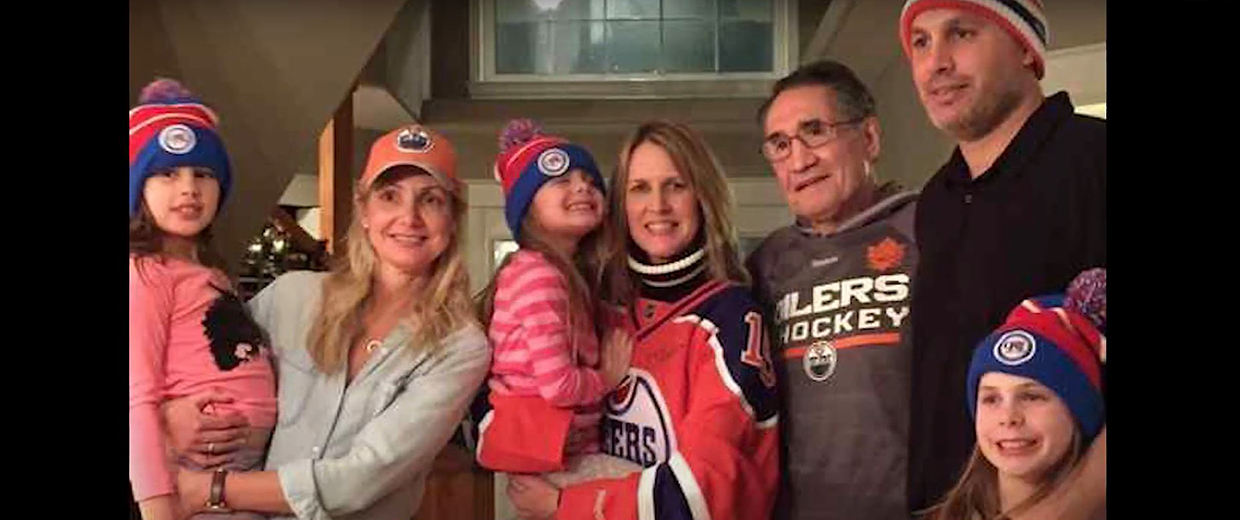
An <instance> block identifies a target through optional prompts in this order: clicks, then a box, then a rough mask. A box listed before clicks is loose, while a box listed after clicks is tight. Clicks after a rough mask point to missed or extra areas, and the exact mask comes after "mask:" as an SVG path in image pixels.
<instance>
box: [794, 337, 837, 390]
mask: <svg viewBox="0 0 1240 520" xmlns="http://www.w3.org/2000/svg"><path fill="white" fill-rule="evenodd" d="M836 359H837V357H836V353H835V347H834V346H832V345H831V342H830V341H816V342H814V344H813V345H810V346H809V348H807V349H805V357H804V358H803V361H802V364H803V365H804V366H805V375H807V376H809V378H810V379H813V380H814V381H818V382H820V383H821V382H823V381H826V380H827V379H829V378H830V377H831V374H834V373H835V362H836Z"/></svg>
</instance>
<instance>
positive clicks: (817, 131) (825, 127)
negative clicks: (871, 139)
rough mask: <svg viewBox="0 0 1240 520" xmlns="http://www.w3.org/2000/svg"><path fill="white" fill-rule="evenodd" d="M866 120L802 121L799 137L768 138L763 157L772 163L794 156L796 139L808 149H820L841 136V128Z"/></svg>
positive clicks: (763, 147) (775, 135)
mask: <svg viewBox="0 0 1240 520" xmlns="http://www.w3.org/2000/svg"><path fill="white" fill-rule="evenodd" d="M864 120H865V116H862V117H858V118H856V119H850V120H848V121H838V122H835V123H829V122H827V121H823V120H821V119H811V120H809V121H802V122H801V124H800V126H798V127H797V135H795V136H792V137H789V136H788V135H786V134H782V133H779V134H774V135H772V136H770V137H767V138H766V140H765V141H763V142H762V155H765V156H766V158H767V159H768V160H770V161H782V160H784V159H787V158H788V156H789V155H792V139H793V138H796V139H799V140H800V141H801V144H803V145H805V147H806V148H818V147H819V146H822V145H824V144H827V143H829V142H831V141H834V140H835V138H836V137H838V136H839V128H840V127H841V126H846V125H851V124H856V123H860V122H861V121H864Z"/></svg>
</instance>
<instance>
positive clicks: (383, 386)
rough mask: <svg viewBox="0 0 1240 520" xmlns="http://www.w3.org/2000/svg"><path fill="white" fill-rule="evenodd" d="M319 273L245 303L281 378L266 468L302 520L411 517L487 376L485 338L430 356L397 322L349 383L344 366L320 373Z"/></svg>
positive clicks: (459, 335)
mask: <svg viewBox="0 0 1240 520" xmlns="http://www.w3.org/2000/svg"><path fill="white" fill-rule="evenodd" d="M325 276H326V273H314V272H294V273H288V274H285V275H284V276H281V277H280V278H278V279H276V280H275V281H274V282H272V283H271V285H269V286H268V287H267V288H265V289H264V290H263V291H262V292H260V293H259V294H258V295H257V296H255V297H254V298H253V299H251V300H250V309H251V311H252V312H253V314H254V318H255V320H256V321H258V323H259V324H260V325H262V326H263V328H264V329H266V330H267V332H268V333H269V334H270V335H271V344H272V349H273V353H274V355H275V360H276V374H277V376H278V378H279V379H278V384H279V386H278V387H277V391H278V394H279V419H278V422H277V425H276V428H275V432H274V433H273V434H272V439H271V448H270V451H268V453H267V464H266V469H268V470H273V471H276V472H278V474H279V477H280V487H281V488H282V489H283V491H284V496H285V499H287V501H288V503H289V505H290V506H291V507H292V509H293V511H294V512H296V515H297V518H299V519H302V520H327V519H337V520H346V519H363V518H364V519H366V520H408V519H409V518H411V517H412V516H413V515H414V513H415V512H416V511H417V508H418V505H419V504H420V503H421V501H422V493H423V491H424V489H425V487H426V476H427V474H429V473H430V470H431V464H432V462H433V461H434V460H435V456H436V455H437V454H438V453H439V451H440V450H441V449H442V448H443V447H444V445H445V444H447V442H448V439H449V438H450V437H451V436H452V433H453V431H454V429H455V427H456V426H457V425H458V424H460V422H461V419H462V417H464V415H465V408H466V406H468V404H469V401H470V399H471V398H472V397H473V396H474V392H475V391H477V389H478V387H479V385H480V384H482V380H483V378H484V377H485V376H486V373H487V368H488V367H489V365H490V360H491V351H490V348H489V347H488V346H487V340H486V336H485V335H483V333H482V331H481V329H479V328H478V327H477V326H474V325H471V326H468V327H465V328H463V329H461V330H458V331H457V332H455V333H453V334H451V335H450V336H448V337H446V338H444V339H443V340H442V341H443V343H444V344H443V345H442V348H440V349H438V350H436V351H435V352H434V353H433V354H428V353H427V350H429V349H427V350H420V351H417V352H414V351H413V350H412V349H410V348H409V347H407V346H406V343H407V342H408V341H409V337H410V331H409V329H408V327H405V326H398V327H396V328H395V329H394V330H393V331H392V332H391V334H389V335H388V337H386V338H384V340H383V344H382V346H380V347H379V349H378V350H377V351H376V352H375V353H374V354H373V355H372V356H371V358H370V359H369V360H367V361H366V364H365V365H364V366H363V367H362V369H361V371H360V372H358V374H357V376H356V377H355V378H354V379H353V381H352V382H351V383H350V384H349V385H348V386H347V387H346V386H345V373H344V371H343V370H342V371H339V372H337V373H335V374H331V375H328V374H323V373H322V372H320V371H319V370H317V369H316V368H315V366H314V363H313V362H312V361H311V359H310V355H309V353H308V352H307V351H306V336H307V334H308V332H309V330H310V326H311V323H312V320H313V319H314V317H315V314H316V312H317V310H318V306H319V301H320V297H321V294H322V283H323V278H324V277H325ZM282 518H291V517H282Z"/></svg>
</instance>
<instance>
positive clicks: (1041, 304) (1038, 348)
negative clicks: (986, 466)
mask: <svg viewBox="0 0 1240 520" xmlns="http://www.w3.org/2000/svg"><path fill="white" fill-rule="evenodd" d="M1095 320H1098V321H1095ZM1105 320H1106V270H1105V269H1091V270H1089V271H1085V272H1084V273H1081V274H1080V275H1078V276H1077V277H1076V279H1075V280H1073V282H1072V284H1071V285H1070V286H1069V288H1068V293H1067V294H1066V295H1063V294H1057V295H1050V296H1042V297H1038V298H1030V299H1028V300H1025V301H1023V302H1021V303H1020V305H1017V306H1016V308H1015V309H1012V312H1011V313H1009V314H1008V317H1007V321H1005V322H1004V323H1003V325H1001V326H999V328H998V329H996V330H995V331H994V332H993V333H991V334H990V335H989V336H987V337H986V338H985V339H983V340H982V341H981V342H980V343H979V344H978V346H977V349H976V350H974V351H973V362H972V363H971V364H970V365H969V377H968V388H967V393H968V396H967V399H968V405H969V414H970V415H971V416H973V417H974V418H975V419H976V417H977V387H978V383H979V382H980V381H981V379H982V376H983V375H985V374H986V373H988V372H1003V373H1005V374H1011V375H1015V376H1021V377H1027V378H1029V379H1033V380H1036V381H1038V382H1039V383H1042V384H1043V385H1045V386H1046V387H1047V388H1050V389H1051V390H1052V391H1054V392H1055V394H1056V395H1058V396H1059V398H1060V399H1062V400H1063V402H1064V403H1065V404H1067V406H1068V410H1070V411H1071V412H1072V416H1073V418H1075V419H1076V422H1077V425H1078V426H1080V428H1081V433H1082V435H1084V436H1085V438H1086V439H1093V437H1094V436H1095V435H1097V434H1098V431H1099V430H1100V429H1101V428H1102V424H1103V418H1104V412H1105V410H1104V407H1103V401H1102V364H1103V363H1105V362H1106V336H1105V335H1104V331H1105V330H1106V321H1105Z"/></svg>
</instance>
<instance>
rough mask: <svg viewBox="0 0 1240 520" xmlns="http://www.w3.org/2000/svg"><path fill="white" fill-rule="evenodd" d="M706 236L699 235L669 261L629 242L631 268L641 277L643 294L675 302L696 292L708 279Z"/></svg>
mask: <svg viewBox="0 0 1240 520" xmlns="http://www.w3.org/2000/svg"><path fill="white" fill-rule="evenodd" d="M704 243H705V239H704V238H703V237H702V236H701V234H700V233H699V238H698V239H696V240H694V241H693V243H692V244H691V245H690V246H689V247H688V248H686V249H685V250H684V251H683V252H681V253H680V254H679V255H676V257H674V258H672V259H671V260H668V261H667V262H662V263H657V264H656V263H654V262H652V261H650V257H649V256H648V255H646V253H645V252H644V251H642V250H641V248H639V247H636V245H635V244H631V243H630V244H629V246H630V247H629V251H631V253H630V254H629V262H628V263H629V271H632V272H633V274H634V275H636V276H637V278H638V279H639V280H641V295H642V297H643V298H650V299H654V300H659V301H663V302H673V301H676V300H679V299H680V298H682V297H684V296H686V295H688V294H689V293H690V292H693V290H694V289H697V288H698V287H699V286H701V285H702V283H704V282H706V280H707V278H708V277H709V274H708V273H707V272H706V249H705V247H703V246H704Z"/></svg>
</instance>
